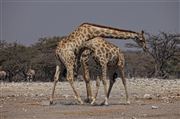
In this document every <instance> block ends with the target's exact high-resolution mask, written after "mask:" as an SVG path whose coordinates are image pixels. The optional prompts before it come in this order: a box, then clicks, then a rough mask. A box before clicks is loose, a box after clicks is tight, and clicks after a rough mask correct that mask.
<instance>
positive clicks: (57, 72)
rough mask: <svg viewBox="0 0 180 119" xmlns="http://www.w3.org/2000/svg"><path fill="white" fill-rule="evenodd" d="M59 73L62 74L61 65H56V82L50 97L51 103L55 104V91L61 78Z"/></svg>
mask: <svg viewBox="0 0 180 119" xmlns="http://www.w3.org/2000/svg"><path fill="white" fill-rule="evenodd" d="M59 74H60V66H59V65H57V66H56V72H55V75H54V83H53V89H52V94H51V97H50V104H53V99H54V92H55V88H56V84H57V82H58V79H59Z"/></svg>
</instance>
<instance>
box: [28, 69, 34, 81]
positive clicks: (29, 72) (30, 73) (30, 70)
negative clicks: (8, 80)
mask: <svg viewBox="0 0 180 119" xmlns="http://www.w3.org/2000/svg"><path fill="white" fill-rule="evenodd" d="M35 74H36V72H35V70H33V69H29V70H28V71H27V73H26V80H27V81H29V82H31V81H33V80H34V78H35Z"/></svg>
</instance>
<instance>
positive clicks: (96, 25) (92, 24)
mask: <svg viewBox="0 0 180 119" xmlns="http://www.w3.org/2000/svg"><path fill="white" fill-rule="evenodd" d="M86 24H87V25H91V26H95V27H101V28H107V29H113V30H117V31H122V32H130V33H135V34H138V33H137V32H135V31H131V30H124V29H118V28H114V27H108V26H104V25H98V24H94V23H87V22H85V23H82V24H81V25H80V26H82V25H86Z"/></svg>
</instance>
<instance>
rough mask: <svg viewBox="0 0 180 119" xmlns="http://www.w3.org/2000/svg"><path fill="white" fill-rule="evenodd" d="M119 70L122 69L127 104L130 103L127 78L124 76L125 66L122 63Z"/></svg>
mask: <svg viewBox="0 0 180 119" xmlns="http://www.w3.org/2000/svg"><path fill="white" fill-rule="evenodd" d="M119 70H120V75H121V79H122V83H123V85H124V89H125V93H126V104H130V101H129V95H128V90H127V83H126V78H125V76H124V66H123V65H120V66H119Z"/></svg>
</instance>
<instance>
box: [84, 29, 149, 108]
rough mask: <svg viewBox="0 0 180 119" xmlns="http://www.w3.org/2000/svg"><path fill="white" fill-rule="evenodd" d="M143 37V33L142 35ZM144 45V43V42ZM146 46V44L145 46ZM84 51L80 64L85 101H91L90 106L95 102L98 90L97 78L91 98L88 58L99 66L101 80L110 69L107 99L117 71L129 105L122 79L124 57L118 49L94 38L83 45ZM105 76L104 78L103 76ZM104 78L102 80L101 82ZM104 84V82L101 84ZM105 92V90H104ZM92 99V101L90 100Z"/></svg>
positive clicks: (101, 39)
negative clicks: (85, 95)
mask: <svg viewBox="0 0 180 119" xmlns="http://www.w3.org/2000/svg"><path fill="white" fill-rule="evenodd" d="M142 35H143V33H142ZM144 43H145V42H144ZM145 45H146V44H145ZM83 46H84V49H85V50H84V51H83V50H82V54H81V64H82V66H83V71H84V72H83V76H84V80H85V82H86V88H87V101H88V102H89V101H90V100H92V102H91V104H93V103H94V102H95V100H96V97H97V93H98V89H99V85H100V82H99V78H97V80H96V83H97V84H96V86H97V87H96V93H95V96H94V97H92V92H91V85H90V76H89V70H88V69H89V66H88V65H89V64H88V61H89V59H90V56H92V57H93V59H94V60H95V61H96V63H97V64H99V65H100V67H101V71H102V72H101V76H100V78H101V80H102V81H105V79H106V77H107V76H106V75H107V73H106V72H107V71H108V70H107V69H108V68H111V70H110V71H113V72H108V73H109V78H110V85H109V90H108V94H107V95H108V98H109V95H110V92H111V89H112V86H113V84H114V82H115V78H116V77H115V75H116V73H114V72H115V71H116V70H118V72H119V74H120V75H121V78H122V82H123V85H124V88H125V93H126V102H127V104H129V103H130V101H129V97H128V91H127V86H126V79H125V78H124V62H125V59H124V55H123V53H122V52H121V51H120V49H119V48H118V47H117V46H115V45H113V44H112V43H109V42H107V41H106V40H104V39H103V38H101V37H96V38H94V39H92V40H90V41H87V42H86V43H84V45H83ZM103 75H105V76H103ZM103 78H104V80H103ZM103 84H104V82H103ZM105 90H106V89H105ZM91 98H92V99H91ZM104 103H105V104H106V105H107V104H108V103H107V101H106V102H104Z"/></svg>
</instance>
